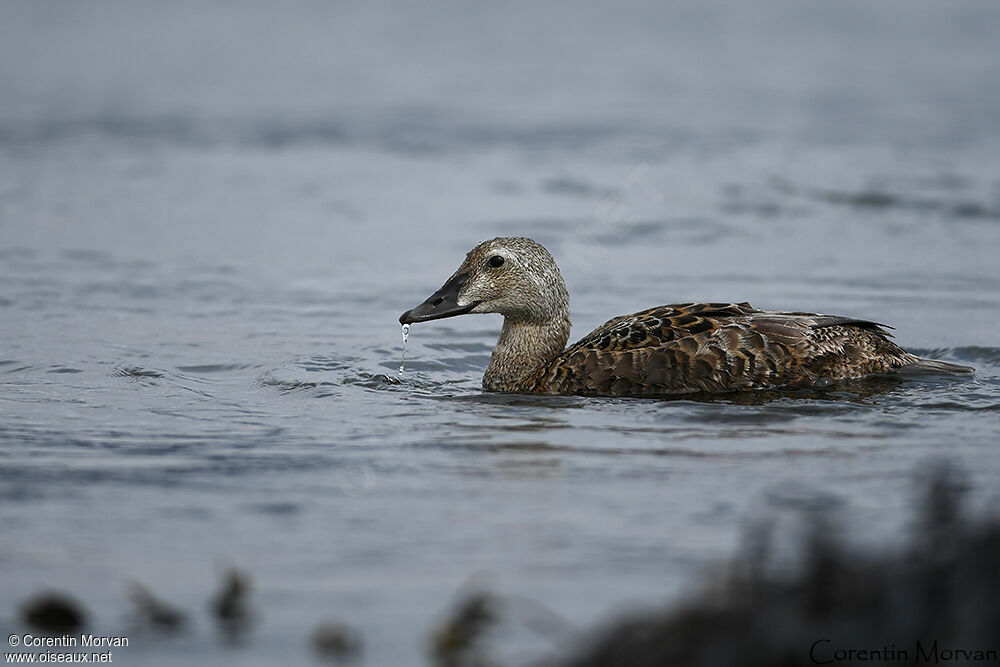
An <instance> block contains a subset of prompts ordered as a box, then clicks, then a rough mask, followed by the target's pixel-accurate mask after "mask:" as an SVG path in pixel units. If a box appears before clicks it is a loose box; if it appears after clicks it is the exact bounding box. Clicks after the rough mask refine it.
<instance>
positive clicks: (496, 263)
mask: <svg viewBox="0 0 1000 667" xmlns="http://www.w3.org/2000/svg"><path fill="white" fill-rule="evenodd" d="M489 264H490V266H492V267H493V268H494V269H498V268H500V267H501V266H503V257H501V256H500V255H493V256H492V257H490V261H489Z"/></svg>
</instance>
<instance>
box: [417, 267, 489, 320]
mask: <svg viewBox="0 0 1000 667" xmlns="http://www.w3.org/2000/svg"><path fill="white" fill-rule="evenodd" d="M468 279H469V275H468V274H466V273H459V274H457V275H455V276H452V277H451V279H449V280H448V282H446V283H445V284H444V286H443V287H441V289H439V290H438V291H437V292H434V294H431V295H430V296H429V297H427V300H426V301H424V302H423V303H422V304H420V305H419V306H417V307H416V308H411V309H410V310H408V311H406V312H405V313H403V314H402V315H400V316H399V323H400V324H413V323H414V322H429V321H431V320H440V319H441V318H443V317H454V316H455V315H464V314H465V313H467V312H469V311H470V310H472V309H473V308H475V307H476V306H477V305H478V303H479V302H473V303H470V304H467V305H464V306H460V305H459V304H458V293H459V291H460V290H461V289H462V286H463V285H464V284H465V283H466V281H467V280H468Z"/></svg>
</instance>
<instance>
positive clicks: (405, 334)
mask: <svg viewBox="0 0 1000 667" xmlns="http://www.w3.org/2000/svg"><path fill="white" fill-rule="evenodd" d="M409 337H410V325H409V324H404V325H403V355H402V356H401V357H400V358H399V376H400V377H402V376H403V363H404V362H405V361H406V339H407V338H409Z"/></svg>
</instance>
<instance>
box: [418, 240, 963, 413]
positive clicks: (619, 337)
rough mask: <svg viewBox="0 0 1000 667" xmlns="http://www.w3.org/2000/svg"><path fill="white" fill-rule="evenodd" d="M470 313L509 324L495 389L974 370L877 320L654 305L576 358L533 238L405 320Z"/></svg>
mask: <svg viewBox="0 0 1000 667" xmlns="http://www.w3.org/2000/svg"><path fill="white" fill-rule="evenodd" d="M464 313H500V314H502V315H503V316H504V323H503V329H502V331H501V332H500V339H499V340H498V341H497V345H496V348H495V349H494V350H493V356H492V357H491V359H490V365H489V367H488V368H487V369H486V374H485V375H484V376H483V388H484V389H486V390H488V391H505V392H517V393H528V394H586V395H600V396H667V395H677V394H690V393H696V392H726V391H745V390H752V389H778V388H802V387H823V386H828V385H830V384H831V383H833V382H836V381H841V380H851V379H857V378H862V377H865V376H867V375H872V374H886V373H898V372H937V373H969V372H971V371H972V369H971V368H967V367H965V366H957V365H955V364H949V363H945V362H941V361H935V360H931V359H921V358H920V357H917V356H915V355H912V354H910V353H908V352H906V351H904V350H903V349H901V348H900V347H899V346H898V345H896V344H895V343H893V342H892V341H891V340H889V337H890V334H889V333H888V332H886V331H885V329H884V328H883V327H884V325H880V324H876V323H875V322H868V321H865V320H856V319H851V318H847V317H835V316H832V315H817V314H815V313H789V312H781V311H772V310H757V309H756V308H754V307H753V306H751V305H750V304H749V303H682V304H673V305H670V306H658V307H656V308H650V309H649V310H644V311H642V312H640V313H635V314H633V315H623V316H621V317H616V318H614V319H613V320H610V321H608V322H606V323H605V324H603V325H601V326H600V327H598V328H597V329H595V330H594V331H592V332H591V333H590V334H588V335H587V336H586V337H584V338H583V339H582V340H580V341H579V342H578V343H576V344H574V345H572V346H570V347H569V348H568V349H565V350H564V349H563V348H564V347H565V345H566V341H567V339H568V338H569V328H570V319H569V295H568V293H567V292H566V284H565V282H564V281H563V279H562V276H561V275H560V273H559V269H558V267H556V263H555V260H553V259H552V256H551V255H550V254H549V252H548V251H547V250H546V249H545V248H543V247H542V246H541V245H539V244H538V243H535V242H534V241H532V240H531V239H526V238H517V237H515V238H496V239H492V240H489V241H484V242H483V243H480V244H479V245H478V246H476V247H475V248H473V249H472V251H471V252H469V254H468V255H467V256H466V258H465V261H464V262H463V263H462V266H460V267H459V268H458V270H457V271H456V272H455V273H454V274H453V275H452V276H451V278H449V279H448V281H447V282H446V283H445V284H444V286H443V287H442V288H441V289H440V290H438V291H437V292H435V293H434V294H432V295H431V297H430V298H428V299H427V301H425V302H424V303H422V304H420V305H419V306H417V307H416V308H413V309H411V310H408V311H406V312H405V313H403V315H402V316H401V317H400V318H399V321H400V322H401V323H403V324H409V323H413V322H425V321H428V320H434V319H439V318H442V317H452V316H455V315H461V314H464Z"/></svg>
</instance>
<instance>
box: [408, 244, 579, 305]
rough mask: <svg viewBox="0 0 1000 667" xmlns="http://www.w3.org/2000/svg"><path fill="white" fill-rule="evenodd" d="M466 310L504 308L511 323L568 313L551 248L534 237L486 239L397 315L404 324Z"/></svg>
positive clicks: (565, 293)
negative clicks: (424, 297) (423, 297)
mask: <svg viewBox="0 0 1000 667" xmlns="http://www.w3.org/2000/svg"><path fill="white" fill-rule="evenodd" d="M466 313H500V314H501V315H503V316H504V317H505V318H507V319H508V320H510V321H513V322H523V323H533V324H534V323H538V324H541V323H545V322H548V321H551V320H552V319H556V318H566V319H567V320H568V317H569V295H568V294H567V292H566V283H565V282H564V281H563V278H562V275H561V274H560V273H559V268H558V267H557V266H556V262H555V260H554V259H552V255H550V254H549V251H548V250H546V249H545V248H543V247H542V246H541V245H540V244H538V243H536V242H534V241H532V240H531V239H527V238H521V237H506V238H495V239H490V240H489V241H483V242H482V243H480V244H479V245H477V246H476V247H475V248H473V249H472V250H471V251H470V252H469V254H468V255H466V257H465V261H464V262H462V265H461V266H460V267H458V270H457V271H455V273H453V274H452V276H451V277H450V278H448V280H447V281H445V284H444V285H443V286H442V287H441V289H439V290H438V291H436V292H434V294H431V295H430V297H428V298H427V300H426V301H424V302H423V303H422V304H420V305H419V306H417V307H416V308H411V309H410V310H408V311H406V312H405V313H403V314H402V315H400V317H399V322H400V323H401V324H412V323H414V322H428V321H430V320H437V319H441V318H444V317H454V316H456V315H464V314H466Z"/></svg>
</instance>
